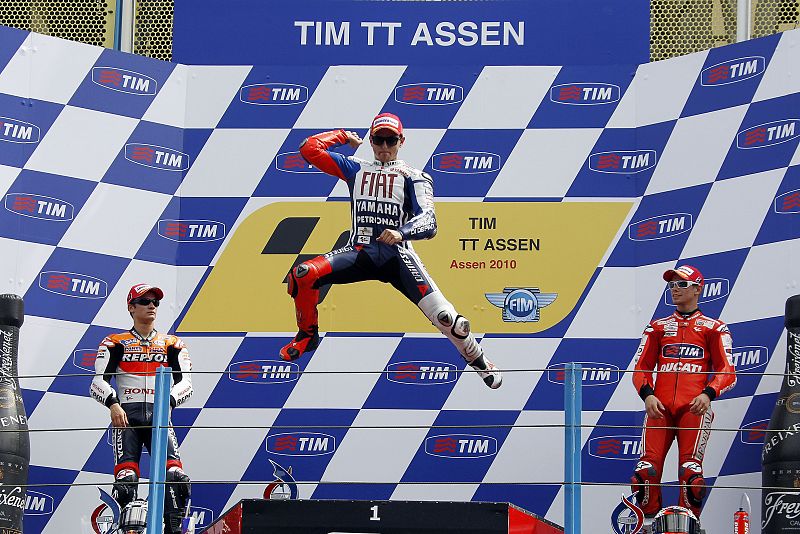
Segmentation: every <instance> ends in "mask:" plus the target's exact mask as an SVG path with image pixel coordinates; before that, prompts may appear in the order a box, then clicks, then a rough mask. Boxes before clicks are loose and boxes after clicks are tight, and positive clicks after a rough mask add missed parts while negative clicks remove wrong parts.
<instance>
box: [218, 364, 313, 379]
mask: <svg viewBox="0 0 800 534" xmlns="http://www.w3.org/2000/svg"><path fill="white" fill-rule="evenodd" d="M228 378H230V379H231V380H233V381H234V382H245V383H249V384H282V383H285V382H295V381H297V380H298V379H299V378H300V366H299V365H297V364H296V363H294V362H284V361H280V360H247V361H243V362H237V363H232V364H230V365H229V366H228Z"/></svg>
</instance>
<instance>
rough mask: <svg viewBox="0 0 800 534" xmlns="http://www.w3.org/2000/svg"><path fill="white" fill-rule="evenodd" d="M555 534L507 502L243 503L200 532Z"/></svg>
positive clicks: (544, 522) (543, 522)
mask: <svg viewBox="0 0 800 534" xmlns="http://www.w3.org/2000/svg"><path fill="white" fill-rule="evenodd" d="M273 532H274V533H281V534H301V533H302V534H317V533H319V534H401V533H403V534H408V533H425V532H427V533H434V532H437V533H438V532H462V533H470V534H490V533H501V532H502V533H506V534H511V533H513V534H557V533H562V532H564V529H563V528H561V527H559V526H558V525H556V524H554V523H551V522H550V521H547V520H545V519H542V518H540V517H538V516H537V515H536V514H533V513H531V512H528V511H527V510H523V509H522V508H519V507H516V506H514V505H513V504H509V503H496V502H441V501H346V500H321V501H315V500H264V499H242V500H241V501H239V502H238V503H237V504H236V505H234V506H233V507H232V508H231V509H229V510H228V511H226V512H225V513H224V514H222V515H221V516H220V517H219V518H217V520H216V521H214V522H213V523H212V524H211V525H209V526H208V527H207V528H206V529H205V530H203V534H256V533H258V534H267V533H273Z"/></svg>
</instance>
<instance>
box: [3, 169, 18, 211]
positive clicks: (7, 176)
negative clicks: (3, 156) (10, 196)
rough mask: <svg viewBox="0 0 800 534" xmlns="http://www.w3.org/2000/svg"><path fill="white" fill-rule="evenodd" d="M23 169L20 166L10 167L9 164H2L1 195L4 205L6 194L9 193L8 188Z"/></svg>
mask: <svg viewBox="0 0 800 534" xmlns="http://www.w3.org/2000/svg"><path fill="white" fill-rule="evenodd" d="M21 170H22V169H20V168H18V167H9V166H7V165H0V196H2V198H3V207H5V205H6V204H5V202H6V200H5V195H6V193H8V189H9V188H10V187H11V185H12V184H13V183H14V180H16V179H17V176H19V173H20V171H21Z"/></svg>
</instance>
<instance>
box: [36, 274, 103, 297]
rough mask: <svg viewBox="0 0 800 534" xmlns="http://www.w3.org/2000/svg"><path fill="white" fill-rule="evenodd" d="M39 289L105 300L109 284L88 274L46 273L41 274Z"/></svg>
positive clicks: (67, 295) (64, 294)
mask: <svg viewBox="0 0 800 534" xmlns="http://www.w3.org/2000/svg"><path fill="white" fill-rule="evenodd" d="M39 287H40V288H42V289H44V290H45V291H49V292H50V293H55V294H57V295H62V296H64V297H73V298H79V299H104V298H106V297H107V296H108V283H107V282H106V281H105V280H100V279H99V278H95V277H94V276H89V275H88V274H79V273H64V272H61V271H45V272H42V273H39Z"/></svg>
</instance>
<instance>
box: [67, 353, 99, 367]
mask: <svg viewBox="0 0 800 534" xmlns="http://www.w3.org/2000/svg"><path fill="white" fill-rule="evenodd" d="M96 359H97V349H75V350H74V351H73V352H72V363H73V365H75V367H78V368H79V369H86V370H87V371H92V372H94V361H95V360H96Z"/></svg>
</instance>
